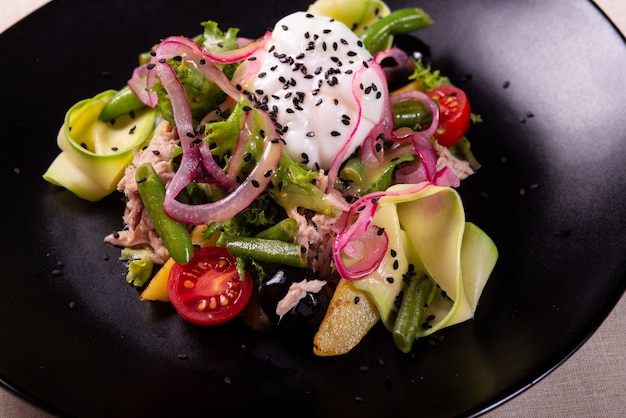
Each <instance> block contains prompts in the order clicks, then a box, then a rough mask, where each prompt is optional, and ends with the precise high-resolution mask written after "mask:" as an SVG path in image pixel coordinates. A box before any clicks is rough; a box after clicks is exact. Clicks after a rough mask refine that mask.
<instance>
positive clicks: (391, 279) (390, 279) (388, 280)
mask: <svg viewBox="0 0 626 418" xmlns="http://www.w3.org/2000/svg"><path fill="white" fill-rule="evenodd" d="M386 280H387V283H393V282H394V281H395V280H394V279H393V277H391V276H389V277H387V279H386Z"/></svg>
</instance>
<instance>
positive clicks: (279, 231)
mask: <svg viewBox="0 0 626 418" xmlns="http://www.w3.org/2000/svg"><path fill="white" fill-rule="evenodd" d="M297 233H298V221H296V220H295V219H293V218H286V219H283V220H282V221H280V222H278V223H277V224H276V225H272V226H270V227H269V228H267V229H264V230H263V231H261V232H259V233H258V234H256V235H255V237H256V238H263V239H277V240H280V241H293V239H294V237H295V236H296V234H297Z"/></svg>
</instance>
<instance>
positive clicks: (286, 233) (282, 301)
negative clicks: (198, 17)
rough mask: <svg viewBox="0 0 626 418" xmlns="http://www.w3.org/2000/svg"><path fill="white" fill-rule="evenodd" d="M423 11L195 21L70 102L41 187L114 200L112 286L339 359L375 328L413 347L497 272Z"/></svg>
mask: <svg viewBox="0 0 626 418" xmlns="http://www.w3.org/2000/svg"><path fill="white" fill-rule="evenodd" d="M431 24H433V20H432V19H431V18H430V16H429V15H428V14H427V13H426V12H425V11H423V10H421V9H419V8H404V9H399V10H390V9H389V7H388V6H387V5H386V4H385V3H384V2H382V1H380V0H341V1H331V0H317V1H316V2H315V3H313V4H311V5H310V6H309V8H308V9H307V10H303V11H297V12H294V13H292V14H289V15H287V16H285V17H283V18H282V19H280V20H279V21H278V22H275V24H274V25H273V28H272V29H271V30H268V31H267V32H266V33H265V34H263V35H262V36H261V37H259V38H256V39H248V38H244V37H242V36H240V35H239V29H237V28H228V29H227V30H224V29H223V28H220V27H219V25H218V23H217V22H214V21H206V22H203V23H202V24H201V25H202V28H203V31H202V33H200V34H199V35H198V36H196V37H194V38H186V37H182V36H171V37H167V38H165V39H163V40H162V41H161V42H159V43H158V44H156V45H154V46H153V47H152V48H151V49H150V50H149V51H147V52H145V53H141V54H140V55H139V62H138V65H137V67H136V68H135V69H134V71H133V72H132V75H131V74H129V80H128V83H127V85H126V86H124V87H123V88H121V89H119V90H107V91H104V92H102V93H100V94H98V95H96V96H95V97H92V98H88V99H85V100H82V101H80V102H78V103H76V104H75V105H74V106H72V107H71V108H70V109H69V110H68V112H67V114H66V116H65V120H64V123H63V125H62V127H61V129H60V130H59V133H58V136H57V144H58V146H59V148H60V150H61V152H60V153H59V155H58V156H57V158H56V159H55V160H54V161H53V162H52V164H51V165H50V167H49V168H48V170H47V171H46V172H45V174H44V179H46V180H47V181H49V182H50V183H53V184H55V185H58V186H61V187H64V188H66V189H68V190H70V191H71V192H73V193H74V194H76V195H77V196H79V197H80V198H83V199H86V200H90V201H97V200H100V199H102V198H104V197H105V196H108V195H110V194H112V193H119V194H120V195H121V196H123V197H124V200H125V209H124V214H123V219H124V223H125V228H124V229H123V230H121V231H117V232H114V233H112V234H110V235H108V236H106V237H105V238H104V240H105V241H106V242H107V243H109V244H112V245H115V246H118V247H120V248H121V257H120V258H121V259H122V260H123V261H124V262H125V263H126V264H127V266H128V273H127V276H126V279H127V281H128V283H130V284H131V285H132V286H136V287H138V288H140V289H141V293H140V299H141V300H142V301H161V302H168V303H171V304H172V305H173V307H174V308H175V309H176V311H177V312H178V313H179V314H180V315H181V317H182V318H184V320H187V321H189V322H192V323H194V324H197V325H199V326H217V325H220V324H223V323H225V322H228V321H231V320H242V321H244V322H245V323H246V324H247V325H249V326H250V327H251V328H253V329H255V330H257V331H259V332H271V330H273V329H275V328H287V329H289V328H292V329H301V328H303V327H307V328H311V327H312V329H313V330H314V337H313V352H314V353H315V354H316V355H320V356H329V355H340V354H344V353H347V352H349V351H350V350H351V349H352V348H354V347H355V346H356V345H357V344H358V343H359V342H360V341H361V339H362V338H363V337H364V336H365V335H366V334H367V332H368V331H369V330H370V329H371V328H372V327H373V326H374V325H375V324H377V323H378V322H379V321H380V322H382V324H383V325H384V327H386V328H387V329H388V330H389V331H390V333H391V335H392V340H393V342H394V344H395V345H396V346H397V347H398V348H399V349H400V350H401V351H403V352H409V351H410V350H411V348H412V347H413V343H414V341H415V340H416V339H417V338H420V337H425V336H428V335H430V334H432V333H434V332H436V331H438V330H440V329H442V328H444V327H448V326H451V325H454V324H458V323H460V322H463V321H466V320H468V319H470V318H472V317H473V316H474V312H475V309H476V306H477V304H478V300H479V298H480V295H481V293H482V290H483V288H484V286H485V284H486V281H487V279H488V277H489V275H490V274H491V271H492V269H493V267H494V265H495V263H496V260H497V257H498V252H497V249H496V246H495V245H494V243H493V241H492V240H491V239H490V238H489V237H488V236H487V235H486V234H485V233H484V232H483V231H482V230H481V229H480V228H479V227H477V226H476V225H474V224H472V223H470V222H468V221H467V220H466V219H465V213H464V209H463V204H462V201H461V198H460V196H459V194H458V193H457V191H456V188H457V187H458V186H459V185H460V184H461V181H462V180H463V179H465V178H466V177H467V176H470V175H472V174H473V173H474V171H475V170H476V169H478V168H479V163H478V161H476V159H475V158H474V157H473V155H472V153H471V150H470V143H469V141H468V139H467V137H466V132H467V130H468V128H469V126H470V125H471V124H472V123H474V122H477V121H479V120H480V117H479V116H478V115H475V114H473V113H472V112H471V110H470V105H469V100H468V98H467V96H466V94H465V92H463V90H462V89H460V88H459V87H457V86H455V85H453V84H452V83H451V82H450V80H449V79H448V78H447V77H445V76H444V75H442V74H440V73H439V71H437V70H433V69H432V68H431V67H430V62H429V53H428V47H427V46H426V45H424V44H423V43H422V42H421V41H420V40H419V39H418V38H417V37H415V35H414V33H415V32H416V31H418V30H419V29H422V28H424V27H427V26H429V25H431Z"/></svg>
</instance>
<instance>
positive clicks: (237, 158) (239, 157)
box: [227, 112, 254, 182]
mask: <svg viewBox="0 0 626 418" xmlns="http://www.w3.org/2000/svg"><path fill="white" fill-rule="evenodd" d="M252 123H254V120H253V118H252V113H250V112H246V115H245V116H244V121H243V125H242V126H241V128H240V129H239V136H238V137H237V145H236V146H235V151H234V152H233V155H232V156H231V157H230V160H229V162H228V170H227V176H228V177H229V178H230V179H231V180H232V181H234V182H236V181H237V171H238V170H239V168H240V167H241V164H242V163H243V159H244V157H245V154H246V149H247V148H248V144H249V143H250V140H251V139H252V127H251V126H250V125H251V124H252Z"/></svg>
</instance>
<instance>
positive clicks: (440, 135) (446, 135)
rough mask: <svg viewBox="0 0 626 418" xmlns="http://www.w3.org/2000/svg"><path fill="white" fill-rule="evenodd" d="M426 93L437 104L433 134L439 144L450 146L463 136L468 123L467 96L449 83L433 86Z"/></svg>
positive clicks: (469, 112)
mask: <svg viewBox="0 0 626 418" xmlns="http://www.w3.org/2000/svg"><path fill="white" fill-rule="evenodd" d="M426 94H427V95H428V96H429V97H430V98H431V99H433V100H435V101H436V102H437V103H438V104H439V126H438V127H437V130H436V131H435V133H434V134H433V136H434V137H435V139H436V140H437V142H439V144H441V145H443V146H444V147H451V146H452V145H454V144H456V143H457V142H459V141H460V140H461V138H463V135H465V132H467V128H468V127H469V124H470V116H471V111H470V105H469V101H468V100H467V96H466V95H465V92H464V91H463V90H461V89H460V88H458V87H456V86H453V85H451V84H445V85H442V86H439V87H435V88H434V89H432V90H429V91H427V92H426Z"/></svg>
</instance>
